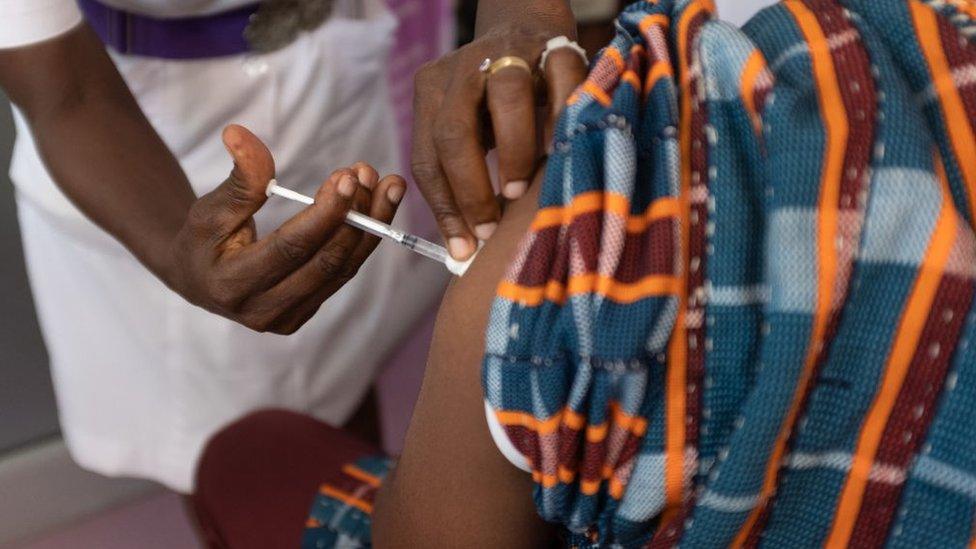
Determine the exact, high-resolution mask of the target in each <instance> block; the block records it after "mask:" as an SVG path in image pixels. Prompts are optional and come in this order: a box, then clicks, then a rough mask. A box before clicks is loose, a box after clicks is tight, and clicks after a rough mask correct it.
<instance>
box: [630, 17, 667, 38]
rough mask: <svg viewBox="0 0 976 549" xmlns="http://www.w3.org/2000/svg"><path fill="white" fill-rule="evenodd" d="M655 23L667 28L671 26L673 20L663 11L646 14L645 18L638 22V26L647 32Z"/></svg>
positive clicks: (643, 31)
mask: <svg viewBox="0 0 976 549" xmlns="http://www.w3.org/2000/svg"><path fill="white" fill-rule="evenodd" d="M654 25H658V26H660V27H661V28H663V29H667V28H668V27H670V26H671V20H670V19H668V17H667V16H666V15H664V14H663V13H655V14H651V15H645V16H644V18H643V19H641V20H640V23H637V28H639V29H640V31H641V32H642V33H644V34H647V30H648V29H650V28H651V27H653V26H654Z"/></svg>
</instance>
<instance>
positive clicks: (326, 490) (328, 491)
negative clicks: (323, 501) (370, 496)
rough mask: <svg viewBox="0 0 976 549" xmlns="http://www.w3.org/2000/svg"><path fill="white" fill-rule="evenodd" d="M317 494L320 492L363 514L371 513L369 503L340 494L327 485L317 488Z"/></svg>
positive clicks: (371, 508) (371, 507)
mask: <svg viewBox="0 0 976 549" xmlns="http://www.w3.org/2000/svg"><path fill="white" fill-rule="evenodd" d="M319 492H321V493H322V494H323V495H326V496H329V497H330V498H332V499H337V500H339V501H341V502H342V503H345V504H346V505H351V506H352V507H355V508H356V509H359V510H360V511H362V512H364V513H367V514H372V513H373V506H372V505H370V504H369V503H366V502H365V501H363V500H361V499H358V498H356V497H354V496H352V495H350V494H347V493H345V492H340V491H339V490H336V489H335V488H333V487H331V486H329V485H328V484H323V485H322V487H321V488H319Z"/></svg>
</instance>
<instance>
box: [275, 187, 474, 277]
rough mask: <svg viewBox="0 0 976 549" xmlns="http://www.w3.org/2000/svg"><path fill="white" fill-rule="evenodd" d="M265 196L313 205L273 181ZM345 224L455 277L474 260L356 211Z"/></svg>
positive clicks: (306, 199) (306, 197)
mask: <svg viewBox="0 0 976 549" xmlns="http://www.w3.org/2000/svg"><path fill="white" fill-rule="evenodd" d="M267 194H268V196H271V195H273V194H274V195H278V196H280V197H282V198H287V199H289V200H294V201H295V202H301V203H302V204H309V205H311V204H315V199H313V198H312V197H310V196H305V195H304V194H301V193H298V192H295V191H293V190H291V189H286V188H284V187H282V186H280V185H278V182H277V181H276V180H274V179H272V180H271V182H270V183H268V189H267ZM346 223H348V224H349V225H352V226H353V227H356V228H357V229H362V230H363V231H366V232H368V233H370V234H373V235H376V236H379V237H381V238H388V239H390V240H393V241H394V242H396V243H397V244H400V245H401V246H403V247H405V248H407V249H409V250H412V251H414V252H416V253H418V254H420V255H422V256H424V257H427V258H430V259H433V260H434V261H437V262H438V263H443V264H444V265H445V266H447V268H448V270H450V271H451V272H453V273H454V274H457V275H462V274H464V271H465V270H467V267H468V266H469V265H470V264H471V260H473V259H474V258H473V257H472V258H471V259H469V260H468V261H464V262H458V261H455V260H454V259H452V258H451V256H450V255H448V253H447V249H446V248H444V246H438V245H437V244H434V243H433V242H430V241H429V240H425V239H423V238H420V237H419V236H416V235H412V234H408V233H404V232H402V231H398V230H396V229H394V228H393V227H391V226H390V225H387V224H386V223H383V222H382V221H380V220H378V219H373V218H372V217H369V216H368V215H364V214H361V213H359V212H356V211H351V210H350V211H349V213H347V214H346Z"/></svg>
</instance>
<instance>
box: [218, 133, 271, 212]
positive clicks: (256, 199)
mask: <svg viewBox="0 0 976 549" xmlns="http://www.w3.org/2000/svg"><path fill="white" fill-rule="evenodd" d="M222 137H223V141H224V147H226V149H227V152H228V153H230V156H231V158H233V160H234V169H233V170H231V172H230V176H229V177H228V178H227V179H226V180H224V182H223V183H221V184H220V186H218V187H217V188H216V189H214V190H213V192H211V193H210V194H208V195H207V196H206V197H204V198H203V199H202V200H205V201H206V202H208V206H209V208H208V210H209V211H210V214H211V215H212V216H213V221H214V223H215V224H216V225H217V226H218V227H220V228H221V229H223V230H224V231H232V230H234V229H236V228H237V227H239V226H240V225H241V224H242V223H244V222H246V221H247V220H248V219H250V218H251V216H253V215H254V214H255V213H256V212H257V211H258V210H259V209H261V206H263V205H264V203H265V201H266V200H267V199H268V197H267V195H266V194H265V191H266V189H267V187H268V182H269V181H271V179H272V178H274V174H275V166H274V158H273V157H272V156H271V151H269V150H268V147H267V146H265V144H264V143H262V142H261V140H260V139H258V138H257V136H255V135H254V134H253V133H251V132H250V131H249V130H247V129H246V128H244V127H243V126H238V125H230V126H227V127H226V128H224V133H223V136H222Z"/></svg>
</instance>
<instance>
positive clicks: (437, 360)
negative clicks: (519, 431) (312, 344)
mask: <svg viewBox="0 0 976 549" xmlns="http://www.w3.org/2000/svg"><path fill="white" fill-rule="evenodd" d="M538 187H539V182H538V181H537V182H536V184H535V185H534V186H533V187H532V189H533V190H532V192H529V193H527V194H526V196H525V197H523V198H522V199H520V200H519V201H517V202H514V203H511V204H509V206H508V208H506V211H505V213H504V215H503V218H502V222H501V223H500V224H499V227H498V230H497V231H496V233H495V235H494V236H493V237H492V239H491V241H490V242H488V243H487V244H486V245H485V247H484V248H483V249H482V250H481V252H480V253H479V255H478V258H477V260H475V262H474V263H473V264H472V266H471V268H470V269H469V270H468V272H467V274H465V276H464V277H463V278H461V279H458V280H456V281H455V282H454V284H452V286H451V288H450V289H449V290H448V292H447V295H446V296H445V298H444V301H443V303H442V304H441V309H440V312H439V314H438V319H437V327H436V330H435V334H434V340H433V342H432V344H431V349H430V356H429V360H428V365H427V371H426V373H425V376H424V385H423V389H422V390H421V395H420V399H419V401H418V403H417V407H416V409H415V410H414V416H413V419H412V420H411V424H410V429H409V432H408V434H407V441H406V445H405V447H404V452H403V456H402V457H401V459H400V462H399V465H398V467H397V470H396V472H395V473H394V475H393V478H392V479H391V481H390V483H389V484H388V485H387V486H385V487H384V490H383V492H382V493H381V495H380V499H379V502H378V506H377V513H376V517H375V518H376V527H375V529H374V536H375V538H374V539H375V540H376V541H377V546H379V547H386V546H396V547H408V546H412V545H413V544H414V543H426V544H428V545H432V546H463V547H482V546H483V547H489V546H491V547H498V546H504V547H540V546H544V545H545V544H546V543H547V541H548V540H549V539H550V537H551V532H550V530H549V528H548V527H547V526H546V525H545V524H544V523H543V522H542V521H541V520H540V519H539V518H538V516H537V514H536V512H535V507H534V505H533V503H532V483H531V478H530V477H529V475H527V474H526V473H524V472H522V471H519V470H518V469H516V468H515V467H513V466H512V465H511V464H509V463H508V461H507V460H506V459H505V458H504V457H503V456H502V455H501V453H500V452H499V451H498V449H497V448H496V447H495V444H494V442H493V441H492V438H491V435H490V433H489V431H488V425H487V421H486V419H485V410H484V396H483V393H482V389H481V361H482V356H483V354H484V346H485V342H484V338H485V328H486V326H487V322H488V312H489V310H490V307H491V302H492V299H493V298H494V295H495V288H496V287H497V286H498V282H499V280H500V279H501V277H502V275H503V274H504V271H505V269H506V268H507V266H508V263H509V261H510V260H511V258H512V257H513V255H514V253H515V248H516V246H517V245H518V242H519V241H520V240H521V238H522V236H523V235H524V234H525V232H526V230H527V229H528V227H529V225H530V223H531V222H532V218H533V216H534V214H535V210H536V203H537V197H538Z"/></svg>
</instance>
